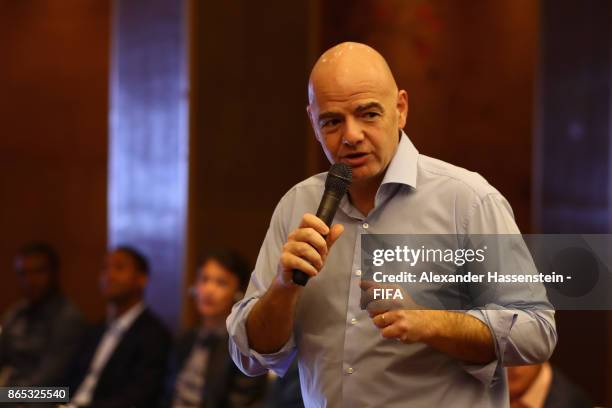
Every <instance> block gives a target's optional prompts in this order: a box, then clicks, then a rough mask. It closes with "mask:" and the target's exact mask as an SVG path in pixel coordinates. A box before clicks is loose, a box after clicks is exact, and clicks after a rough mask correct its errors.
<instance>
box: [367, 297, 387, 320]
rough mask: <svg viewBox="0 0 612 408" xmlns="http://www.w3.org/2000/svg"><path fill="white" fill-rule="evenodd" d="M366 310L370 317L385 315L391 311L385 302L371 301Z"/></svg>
mask: <svg viewBox="0 0 612 408" xmlns="http://www.w3.org/2000/svg"><path fill="white" fill-rule="evenodd" d="M366 310H367V311H368V314H369V315H370V317H373V316H376V315H379V314H381V313H386V312H388V311H390V310H391V308H390V307H389V302H388V301H387V300H373V301H371V302H369V303H368V304H367V306H366Z"/></svg>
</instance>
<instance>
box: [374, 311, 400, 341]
mask: <svg viewBox="0 0 612 408" xmlns="http://www.w3.org/2000/svg"><path fill="white" fill-rule="evenodd" d="M385 318H386V316H385ZM380 334H381V335H382V336H383V337H384V338H387V339H399V340H402V337H403V336H404V334H405V333H404V330H403V329H402V328H401V327H400V325H399V324H390V325H388V326H386V327H385V328H384V329H382V330H381V331H380Z"/></svg>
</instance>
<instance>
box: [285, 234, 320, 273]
mask: <svg viewBox="0 0 612 408" xmlns="http://www.w3.org/2000/svg"><path fill="white" fill-rule="evenodd" d="M283 251H284V252H289V253H290V254H293V255H295V256H297V257H300V258H302V259H304V260H306V261H308V262H309V263H310V264H311V265H312V266H314V267H315V268H316V269H317V270H321V268H323V258H322V257H321V254H319V253H318V252H317V251H316V249H314V248H313V247H312V245H310V244H307V243H306V242H296V241H290V242H287V243H286V244H285V246H284V247H283Z"/></svg>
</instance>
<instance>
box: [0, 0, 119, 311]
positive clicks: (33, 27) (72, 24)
mask: <svg viewBox="0 0 612 408" xmlns="http://www.w3.org/2000/svg"><path fill="white" fill-rule="evenodd" d="M109 28H110V4H109V1H106V0H62V1H56V0H20V1H12V0H2V1H0V55H1V56H0V60H1V61H2V62H1V63H0V95H1V97H0V124H1V125H0V197H1V201H2V204H1V210H0V225H1V226H2V231H3V232H2V239H0V271H1V272H0V273H1V274H2V284H1V285H0V313H2V312H3V311H4V310H5V309H6V307H7V306H8V305H9V304H10V303H12V302H14V301H15V300H16V299H17V298H18V296H19V295H18V292H17V290H16V279H15V275H14V273H13V255H14V253H15V251H16V250H17V248H18V247H19V246H20V245H22V244H23V243H24V242H26V241H29V240H32V239H39V240H40V239H42V240H47V241H49V242H50V243H52V244H53V245H55V246H56V247H57V249H58V250H59V252H60V255H61V257H62V261H63V268H62V277H61V280H62V286H63V287H64V289H65V291H66V292H67V293H68V295H70V296H71V297H72V298H73V299H74V300H75V301H76V303H77V304H78V305H79V306H80V307H81V308H82V309H83V310H84V312H85V313H86V315H87V316H88V317H89V318H94V317H99V316H100V315H101V313H102V312H103V305H102V304H101V299H100V298H99V296H98V285H97V276H98V271H99V270H100V268H101V265H102V257H103V255H104V252H105V247H106V170H107V166H106V160H107V139H106V134H107V116H108V108H107V106H108V91H107V90H108V71H109V70H108V61H109V55H108V49H109Z"/></svg>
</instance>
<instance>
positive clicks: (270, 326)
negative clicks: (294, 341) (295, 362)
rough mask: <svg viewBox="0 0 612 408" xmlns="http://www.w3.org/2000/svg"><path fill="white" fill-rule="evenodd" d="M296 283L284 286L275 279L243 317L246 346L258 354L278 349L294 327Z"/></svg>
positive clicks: (297, 291) (297, 290)
mask: <svg viewBox="0 0 612 408" xmlns="http://www.w3.org/2000/svg"><path fill="white" fill-rule="evenodd" d="M300 290H301V288H299V287H297V286H296V287H284V286H283V285H282V284H280V283H278V281H275V282H274V283H273V284H272V285H271V286H270V288H269V289H268V290H267V291H266V293H265V294H264V295H263V296H262V297H261V298H260V299H259V300H258V301H257V303H255V305H254V306H253V309H251V311H250V313H249V316H248V317H247V321H246V330H247V337H248V340H249V347H250V348H252V349H253V350H255V351H257V352H258V353H261V354H270V353H275V352H277V351H279V350H280V349H281V348H282V347H283V345H285V343H287V341H288V340H289V337H290V336H291V332H292V330H293V315H294V312H295V305H296V303H297V299H298V295H299V291H300Z"/></svg>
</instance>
